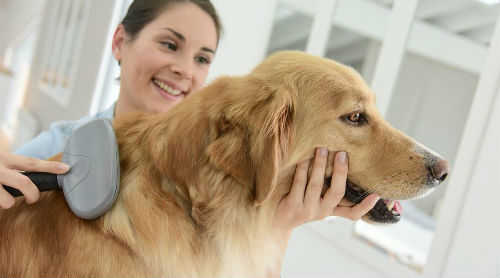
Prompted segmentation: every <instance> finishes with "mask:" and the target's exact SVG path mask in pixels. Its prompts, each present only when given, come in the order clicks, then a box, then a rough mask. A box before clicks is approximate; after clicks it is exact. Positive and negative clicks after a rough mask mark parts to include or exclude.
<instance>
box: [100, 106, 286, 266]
mask: <svg viewBox="0 0 500 278" xmlns="http://www.w3.org/2000/svg"><path fill="white" fill-rule="evenodd" d="M188 101H191V103H190V105H182V106H181V105H179V106H176V107H174V108H172V109H171V110H170V111H168V112H167V113H164V114H161V115H156V116H146V115H143V116H140V117H138V116H135V117H133V118H132V117H130V118H128V119H124V120H123V121H117V125H116V126H115V129H116V133H117V139H118V142H119V145H120V160H121V168H122V170H123V171H122V173H124V174H123V175H122V177H121V178H122V182H121V187H122V188H121V193H120V197H119V200H118V201H117V205H115V207H116V206H118V207H121V208H122V210H117V211H114V212H111V214H110V215H112V214H113V213H115V214H124V215H127V217H128V221H124V224H123V225H124V228H121V229H118V230H119V231H121V232H122V233H123V234H127V235H126V236H123V238H125V240H124V241H125V242H127V243H128V244H130V245H137V244H138V243H139V242H140V243H141V244H144V243H145V242H151V246H152V247H154V248H159V246H162V245H164V246H168V245H169V240H170V241H171V240H176V239H172V238H168V234H169V231H171V230H172V229H179V230H181V231H182V232H183V233H185V234H186V237H187V238H191V239H190V240H188V241H190V242H189V246H186V248H190V249H193V250H203V249H205V250H219V252H220V254H218V255H219V256H217V255H215V254H207V255H208V256H213V257H215V258H218V259H217V260H216V261H214V262H212V263H213V264H214V265H220V266H221V267H222V268H228V267H229V268H230V269H222V270H221V269H219V270H218V271H221V272H224V273H237V272H238V268H240V270H239V271H243V272H242V273H248V271H249V270H248V269H246V268H247V267H249V266H251V267H253V268H257V266H259V265H262V264H263V263H265V264H268V265H262V266H260V268H269V267H271V265H273V264H274V262H275V260H276V256H279V254H280V252H279V250H278V249H279V248H278V247H276V246H273V243H272V242H273V240H272V229H271V216H272V215H270V211H271V210H269V209H267V210H264V209H259V208H257V207H255V206H253V205H252V203H251V202H250V198H252V192H251V191H250V190H249V188H248V187H245V186H244V185H241V184H238V183H236V182H235V180H234V179H232V178H231V177H228V176H226V175H225V174H224V173H223V172H221V171H220V170H217V169H215V168H213V167H211V166H210V163H209V158H208V156H207V153H206V148H207V146H208V145H209V144H210V142H211V140H213V139H214V138H213V136H214V135H213V134H212V131H211V126H210V122H209V119H208V117H207V116H206V114H205V113H206V108H205V107H203V105H204V103H206V101H201V100H197V99H195V98H193V99H186V100H184V102H188ZM188 108H189V110H188ZM137 134H141V136H137ZM200 135H203V136H200ZM130 138H135V140H136V142H126V141H127V140H131V139H130ZM144 177H149V178H148V180H144ZM155 177H156V178H158V179H157V180H155ZM227 196H238V197H237V198H232V199H231V198H228V197H227ZM141 202H144V203H148V205H147V206H144V205H142V206H141V204H140V203H141ZM145 208H147V209H148V210H149V211H148V213H147V215H149V216H150V217H157V218H159V220H158V221H146V220H145V219H140V218H138V217H136V216H135V215H134V213H133V212H134V211H135V210H141V209H145ZM235 209H236V210H238V211H235ZM173 211H175V213H172V212H173ZM266 213H267V214H266ZM172 215H175V217H173V216H172ZM110 217H111V216H109V218H110ZM165 217H168V218H169V219H165ZM173 218H175V219H173ZM162 221H163V222H165V224H164V225H161V227H158V226H154V227H153V226H151V224H150V223H149V222H152V223H157V222H160V223H161V222H162ZM248 227H252V230H251V231H249V230H248ZM158 229H160V230H158ZM123 231H129V232H123ZM152 235H155V236H152ZM163 241H164V243H163V244H162V242H163ZM141 249H142V248H141ZM160 249H161V248H160ZM167 249H168V248H167ZM245 249H246V250H245ZM250 249H252V250H256V251H255V252H250ZM270 249H271V250H274V251H272V252H269V250H270ZM257 250H258V251H257ZM169 251H171V250H169ZM158 252H160V251H158ZM163 252H168V251H163ZM201 252H203V251H201ZM262 252H267V253H269V254H268V255H267V256H269V258H268V259H266V260H263V259H262V258H249V257H247V256H246V254H247V253H250V254H259V253H260V254H262ZM193 256H194V257H197V256H198V257H203V256H199V254H193ZM228 256H230V257H231V259H229V257H228ZM235 257H240V260H235V259H234V258H235ZM225 260H228V261H233V262H234V261H241V262H242V264H244V265H241V266H235V265H227V264H225V263H224V261H225ZM194 263H199V264H200V265H205V264H206V262H194ZM158 271H159V272H161V270H158Z"/></svg>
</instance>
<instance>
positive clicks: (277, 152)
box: [251, 89, 294, 205]
mask: <svg viewBox="0 0 500 278" xmlns="http://www.w3.org/2000/svg"><path fill="white" fill-rule="evenodd" d="M265 102H266V104H265V105H262V107H261V108H263V109H261V110H260V111H259V112H257V113H254V115H255V116H256V117H255V118H254V121H253V122H254V123H255V124H256V126H255V127H254V128H255V130H257V133H256V134H257V136H256V137H255V141H256V143H255V144H253V145H252V146H251V157H252V160H253V161H252V164H253V165H254V167H255V184H254V185H255V202H254V204H255V205H261V204H262V203H264V202H265V201H266V200H268V199H269V196H270V195H271V193H272V192H273V191H274V189H275V187H276V184H277V178H278V174H279V170H280V167H281V162H282V160H283V157H284V155H285V154H286V153H287V151H288V146H289V144H290V139H291V132H292V130H291V122H292V119H293V112H294V101H293V98H292V95H291V94H290V92H289V91H288V90H285V89H280V90H277V91H275V92H274V93H273V94H271V95H270V97H269V99H267V100H266V101H265ZM259 126H260V127H259Z"/></svg>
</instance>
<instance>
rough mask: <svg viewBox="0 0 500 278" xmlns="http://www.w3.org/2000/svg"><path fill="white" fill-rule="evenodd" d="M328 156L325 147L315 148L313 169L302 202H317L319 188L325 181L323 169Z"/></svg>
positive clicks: (308, 203)
mask: <svg viewBox="0 0 500 278" xmlns="http://www.w3.org/2000/svg"><path fill="white" fill-rule="evenodd" d="M327 157H328V150H327V149H326V148H318V149H316V156H315V157H314V164H313V169H312V172H311V177H310V178H309V183H308V184H307V190H306V195H305V197H304V204H305V205H306V206H309V205H310V204H314V203H318V202H319V200H320V198H321V190H322V189H323V184H324V183H325V170H326V162H327Z"/></svg>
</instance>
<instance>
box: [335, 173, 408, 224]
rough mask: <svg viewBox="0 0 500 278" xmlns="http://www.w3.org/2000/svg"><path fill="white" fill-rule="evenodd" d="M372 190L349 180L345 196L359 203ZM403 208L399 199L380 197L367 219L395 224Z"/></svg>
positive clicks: (366, 215) (366, 216)
mask: <svg viewBox="0 0 500 278" xmlns="http://www.w3.org/2000/svg"><path fill="white" fill-rule="evenodd" d="M331 179H332V178H331V177H328V178H327V180H326V183H325V184H330V183H331ZM369 194H370V192H367V191H365V190H363V189H362V188H361V187H359V186H358V185H356V184H355V183H353V182H351V181H349V180H347V183H346V190H345V195H344V197H345V198H346V199H347V200H349V201H350V202H352V203H355V204H359V203H361V201H363V199H364V198H365V197H366V196H368V195H369ZM402 212H403V209H402V207H401V204H400V203H399V201H397V200H388V199H382V198H381V199H380V200H378V201H377V203H376V204H375V207H373V208H372V209H371V210H370V211H369V212H368V213H367V214H365V216H364V217H365V218H367V219H366V220H369V221H373V222H376V223H383V224H394V223H397V222H398V221H399V220H400V219H401V214H402Z"/></svg>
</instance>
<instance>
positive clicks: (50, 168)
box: [0, 0, 378, 252]
mask: <svg viewBox="0 0 500 278" xmlns="http://www.w3.org/2000/svg"><path fill="white" fill-rule="evenodd" d="M220 29H221V27H220V23H219V19H218V16H217V14H216V12H215V9H214V7H213V6H212V4H211V3H210V2H209V1H206V0H164V1H159V0H135V1H134V2H133V3H132V4H131V6H130V8H129V10H128V12H127V15H126V16H125V18H124V19H123V21H122V22H121V24H120V25H118V27H117V28H116V31H115V33H114V36H113V42H112V52H113V55H114V57H115V58H116V59H117V61H118V63H119V64H120V65H121V77H120V94H119V97H118V100H117V101H116V103H115V104H114V105H113V106H112V107H111V108H109V109H108V110H107V111H104V112H101V113H99V114H97V115H95V116H90V117H85V118H82V119H80V120H77V121H73V122H63V123H56V124H53V125H52V127H51V130H50V131H47V132H44V133H42V134H41V135H39V136H38V137H37V138H35V139H34V140H33V141H31V142H30V143H28V144H27V145H26V146H24V147H22V148H21V149H20V150H18V151H17V154H7V153H0V181H1V182H2V184H6V185H9V186H11V187H15V188H17V189H19V190H20V191H21V192H23V194H24V195H25V198H26V202H28V203H33V202H35V201H36V200H37V199H38V198H39V192H38V190H37V188H36V187H35V185H34V184H33V183H32V182H31V181H30V180H29V179H28V178H26V177H25V176H23V175H22V174H19V173H18V172H17V171H15V170H13V169H17V170H23V171H38V172H51V173H55V174H62V173H65V172H67V171H68V169H69V166H67V165H65V164H63V163H58V162H48V161H43V160H39V159H35V158H32V157H34V156H38V158H47V157H49V156H52V155H54V154H57V153H59V152H61V151H62V150H63V147H64V144H65V142H66V139H67V138H68V137H69V135H70V134H71V132H72V131H73V130H74V129H75V128H76V127H78V126H79V125H81V124H82V123H84V122H87V121H89V120H91V119H93V118H96V117H106V118H111V119H112V118H114V117H116V116H120V115H124V114H128V113H132V112H136V111H146V112H150V113H161V112H164V111H166V110H168V109H169V108H171V107H172V106H173V105H175V104H177V103H179V102H180V101H182V100H183V99H184V98H185V97H187V96H189V95H190V94H193V93H195V92H197V91H198V90H200V89H201V88H202V86H203V85H204V83H205V81H206V78H207V74H208V70H209V67H210V63H211V62H212V60H213V59H214V55H215V51H216V49H217V44H218V40H219V36H220ZM327 154H328V152H327V150H326V149H324V148H319V149H318V150H317V152H316V156H315V158H314V159H313V160H314V162H313V172H312V175H311V177H310V179H309V181H308V180H307V169H308V167H309V163H310V162H309V161H306V162H303V163H301V164H300V165H298V166H297V169H296V173H295V178H294V181H293V184H292V188H291V191H290V193H289V194H288V195H287V196H286V197H285V198H283V200H282V201H281V203H280V206H279V208H278V212H277V215H276V218H275V225H276V228H278V229H280V230H281V231H282V233H283V237H282V238H283V244H282V246H283V252H284V250H285V247H286V245H287V243H288V239H289V236H290V235H291V231H292V230H293V229H294V228H295V227H297V226H299V225H301V224H303V223H306V222H309V221H312V220H317V219H322V218H324V217H326V216H329V215H332V214H333V215H339V216H343V217H347V218H350V219H359V218H360V217H361V216H362V215H364V214H365V213H366V212H367V211H368V210H370V209H371V208H373V206H374V205H375V202H376V201H377V200H378V196H376V195H370V196H368V197H367V198H365V200H364V201H363V202H362V203H360V204H358V205H355V206H352V204H349V203H344V202H341V199H342V197H343V195H344V190H345V183H346V177H347V157H346V154H345V152H339V153H337V155H336V159H335V164H334V175H333V179H332V186H331V187H330V189H329V191H328V192H327V193H326V195H325V196H324V197H323V198H321V196H320V194H321V188H322V186H323V177H324V173H325V169H326V161H327ZM21 155H23V156H21ZM26 156H31V157H26ZM13 204H14V198H13V197H12V196H10V195H9V194H8V193H7V192H6V191H5V190H4V189H3V188H2V187H0V207H2V208H9V207H11V206H12V205H13Z"/></svg>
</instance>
